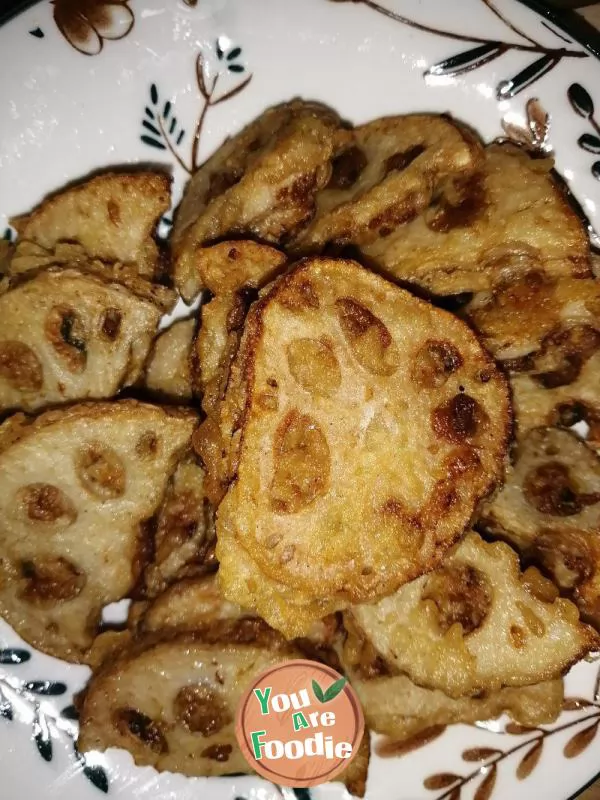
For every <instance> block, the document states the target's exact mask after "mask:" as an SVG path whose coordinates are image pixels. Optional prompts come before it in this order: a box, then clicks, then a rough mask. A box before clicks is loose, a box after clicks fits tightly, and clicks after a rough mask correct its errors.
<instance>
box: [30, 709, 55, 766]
mask: <svg viewBox="0 0 600 800" xmlns="http://www.w3.org/2000/svg"><path fill="white" fill-rule="evenodd" d="M33 740H34V742H35V745H36V747H37V749H38V753H39V754H40V755H41V757H42V758H43V759H44V761H52V756H53V752H52V735H51V733H50V729H49V727H48V721H47V719H46V717H45V715H44V714H43V713H42V712H41V711H40V710H39V709H38V710H37V711H36V715H35V719H34V721H33Z"/></svg>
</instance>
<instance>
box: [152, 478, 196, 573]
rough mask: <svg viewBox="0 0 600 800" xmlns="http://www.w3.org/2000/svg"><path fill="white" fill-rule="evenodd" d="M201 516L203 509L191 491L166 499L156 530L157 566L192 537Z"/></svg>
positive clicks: (181, 492)
mask: <svg viewBox="0 0 600 800" xmlns="http://www.w3.org/2000/svg"><path fill="white" fill-rule="evenodd" d="M202 514H203V508H202V506H201V504H200V503H199V502H198V497H197V495H196V494H195V493H194V492H192V491H189V490H188V491H180V492H179V493H175V494H173V495H172V496H171V497H169V498H168V500H167V501H166V503H165V506H164V508H163V511H162V514H161V517H160V522H159V524H158V527H157V530H156V542H157V547H156V561H157V562H158V563H159V564H160V563H162V562H163V561H164V560H165V559H166V558H168V557H169V556H170V554H171V553H172V552H173V551H174V550H177V549H178V548H179V547H181V546H182V545H183V544H185V542H188V541H189V540H190V539H191V538H192V536H194V534H195V533H196V530H197V528H198V523H199V522H200V517H201V516H202Z"/></svg>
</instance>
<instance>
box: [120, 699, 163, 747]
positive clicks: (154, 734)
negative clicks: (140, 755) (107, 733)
mask: <svg viewBox="0 0 600 800" xmlns="http://www.w3.org/2000/svg"><path fill="white" fill-rule="evenodd" d="M113 724H114V726H115V728H116V729H117V730H118V732H119V733H120V734H121V736H133V737H134V738H135V739H136V740H137V741H138V742H141V743H142V744H143V745H145V746H146V747H148V748H149V749H150V750H152V752H153V753H157V754H159V755H160V754H161V753H167V752H168V751H169V747H168V745H167V740H166V739H165V737H164V734H163V732H162V730H161V727H162V726H161V724H160V723H159V722H155V721H154V720H153V719H151V718H150V717H149V716H147V714H142V712H141V711H137V709H135V708H120V709H118V710H117V711H115V712H114V714H113Z"/></svg>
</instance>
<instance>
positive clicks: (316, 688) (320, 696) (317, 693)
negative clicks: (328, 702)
mask: <svg viewBox="0 0 600 800" xmlns="http://www.w3.org/2000/svg"><path fill="white" fill-rule="evenodd" d="M312 689H313V692H314V693H315V697H316V698H317V700H318V701H319V702H320V703H324V702H325V695H324V694H323V689H321V687H320V686H319V684H318V683H317V682H316V681H315V680H313V682H312Z"/></svg>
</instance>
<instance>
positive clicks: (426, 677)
mask: <svg viewBox="0 0 600 800" xmlns="http://www.w3.org/2000/svg"><path fill="white" fill-rule="evenodd" d="M556 595H557V592H556V589H555V587H554V586H553V584H551V583H550V581H547V580H545V579H544V578H543V577H542V576H541V575H540V574H539V573H538V572H537V570H535V569H534V568H530V570H529V571H528V572H526V573H524V574H523V573H521V572H520V569H519V560H518V558H517V554H516V553H515V552H514V551H513V550H512V549H511V548H510V547H509V546H508V545H506V544H504V543H503V542H495V543H493V544H486V543H485V542H484V541H483V540H482V539H481V538H480V537H479V536H478V535H477V534H476V533H469V534H467V536H466V537H465V538H464V540H463V541H462V542H461V543H460V544H459V545H458V546H457V547H456V549H455V550H454V551H453V553H452V554H451V555H450V556H449V557H447V558H446V560H445V561H444V564H443V565H442V566H441V567H439V568H438V569H437V570H435V571H434V572H432V573H430V574H429V575H424V576H422V577H421V578H419V579H418V580H416V581H413V582H412V583H409V584H407V585H406V586H403V587H402V588H401V589H400V590H399V591H398V592H396V593H395V594H394V595H391V596H390V597H385V598H384V599H383V600H380V601H379V602H378V603H376V604H373V605H360V606H354V607H352V609H351V610H350V611H349V612H347V613H348V616H349V618H350V621H351V624H352V625H354V626H356V628H357V629H358V630H359V631H360V632H361V633H362V636H363V637H364V638H365V639H366V640H368V641H369V642H370V643H371V644H372V645H373V647H374V648H375V650H376V651H377V653H378V654H379V655H380V656H381V657H382V658H383V660H384V662H385V663H387V664H389V665H390V667H391V668H392V670H393V671H396V672H398V671H400V672H402V673H405V674H407V675H408V676H409V677H410V678H411V680H413V681H414V682H415V683H417V684H418V685H420V686H425V687H427V688H430V689H439V690H441V691H443V692H444V693H445V694H447V695H449V696H450V697H454V698H458V697H464V696H467V695H468V696H473V695H476V694H478V693H479V692H494V691H497V690H498V689H500V688H502V687H503V686H526V685H530V684H534V683H541V682H543V681H549V680H554V679H557V678H559V677H561V676H562V675H563V674H564V673H565V672H566V671H567V670H568V669H569V668H570V667H571V666H572V665H573V664H574V663H575V662H576V661H578V660H579V659H580V658H583V656H585V655H586V654H587V653H588V652H590V651H591V650H593V649H595V648H597V647H598V646H599V645H600V636H598V634H597V633H596V632H595V631H594V630H593V629H592V628H590V627H588V626H587V625H584V624H583V623H582V622H580V621H579V612H578V610H577V607H576V606H575V605H573V603H571V602H570V601H569V600H565V599H563V598H557V597H556Z"/></svg>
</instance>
